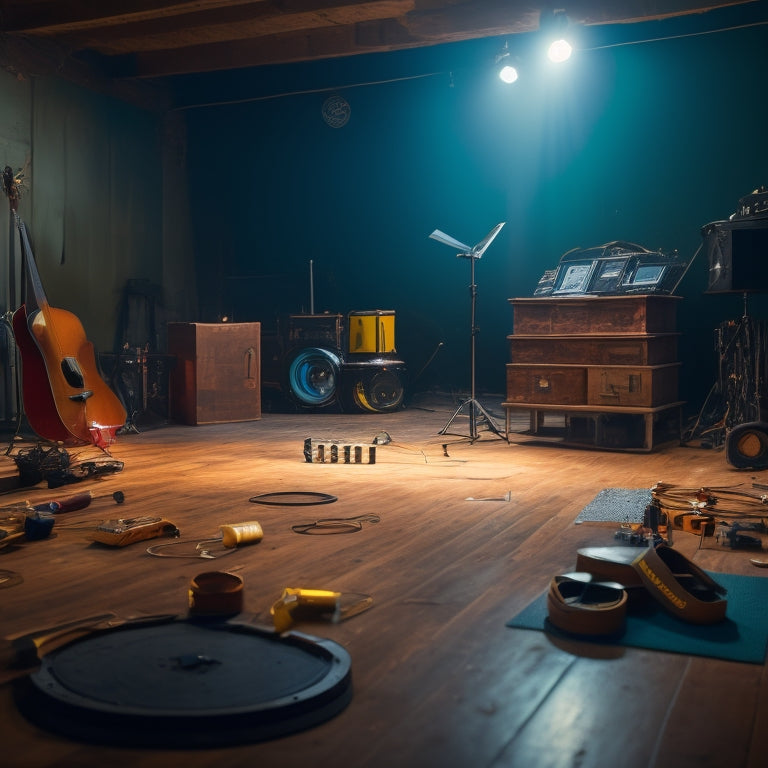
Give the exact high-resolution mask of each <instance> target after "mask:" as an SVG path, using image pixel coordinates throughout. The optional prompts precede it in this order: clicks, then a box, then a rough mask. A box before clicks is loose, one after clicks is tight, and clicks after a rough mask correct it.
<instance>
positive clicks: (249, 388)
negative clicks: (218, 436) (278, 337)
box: [168, 323, 261, 425]
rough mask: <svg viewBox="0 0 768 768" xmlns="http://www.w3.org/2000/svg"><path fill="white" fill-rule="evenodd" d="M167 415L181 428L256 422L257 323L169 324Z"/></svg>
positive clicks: (258, 415) (258, 377) (258, 375)
mask: <svg viewBox="0 0 768 768" xmlns="http://www.w3.org/2000/svg"><path fill="white" fill-rule="evenodd" d="M168 351H169V353H171V354H174V355H176V366H175V367H174V369H173V371H172V372H171V415H172V417H173V418H174V419H175V420H176V421H180V422H182V423H184V424H193V425H194V424H217V423H224V422H235V421H251V420H254V419H260V418H261V323H231V324H213V323H169V324H168Z"/></svg>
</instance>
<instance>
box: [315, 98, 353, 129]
mask: <svg viewBox="0 0 768 768" xmlns="http://www.w3.org/2000/svg"><path fill="white" fill-rule="evenodd" d="M351 112H352V109H351V107H350V106H349V102H348V101H347V100H346V99H345V98H344V97H343V96H338V95H336V96H329V97H328V98H327V99H326V100H325V101H324V102H323V109H322V113H323V120H325V122H326V123H328V125H330V126H331V128H341V127H343V126H345V125H346V124H347V122H348V121H349V116H350V114H351Z"/></svg>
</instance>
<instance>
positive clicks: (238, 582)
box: [189, 571, 243, 616]
mask: <svg viewBox="0 0 768 768" xmlns="http://www.w3.org/2000/svg"><path fill="white" fill-rule="evenodd" d="M242 610H243V580H242V579H241V578H240V577H239V576H236V575H235V574H234V573H227V572H226V571H206V572H205V573H198V574H197V576H195V577H194V578H193V579H192V581H191V583H190V585H189V613H190V614H191V615H194V616H231V615H233V614H235V613H240V611H242Z"/></svg>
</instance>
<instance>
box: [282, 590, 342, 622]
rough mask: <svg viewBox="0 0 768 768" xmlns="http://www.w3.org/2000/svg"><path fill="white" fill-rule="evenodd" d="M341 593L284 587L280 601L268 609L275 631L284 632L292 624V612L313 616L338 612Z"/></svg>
mask: <svg viewBox="0 0 768 768" xmlns="http://www.w3.org/2000/svg"><path fill="white" fill-rule="evenodd" d="M340 600H341V592H331V591H330V590H327V589H299V588H296V587H286V588H285V589H284V590H283V594H282V595H281V596H280V599H279V600H278V601H277V602H276V603H275V604H274V605H273V606H272V608H271V609H270V614H271V615H272V621H273V623H274V625H275V631H277V632H285V631H286V630H287V629H288V628H289V627H290V626H291V624H293V614H294V612H299V611H302V612H303V611H306V612H307V613H309V614H313V615H315V616H317V615H319V614H326V613H332V614H333V615H334V616H336V615H337V614H338V612H339V607H340Z"/></svg>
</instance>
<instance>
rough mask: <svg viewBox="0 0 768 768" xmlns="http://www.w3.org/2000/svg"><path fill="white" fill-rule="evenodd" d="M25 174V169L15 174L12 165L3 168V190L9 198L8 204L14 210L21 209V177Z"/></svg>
mask: <svg viewBox="0 0 768 768" xmlns="http://www.w3.org/2000/svg"><path fill="white" fill-rule="evenodd" d="M23 175H24V173H23V171H21V172H19V173H18V174H17V175H14V173H13V169H12V168H11V166H10V165H6V166H5V168H4V169H3V192H5V195H6V197H7V198H8V204H9V205H10V206H11V210H12V211H17V210H18V209H19V198H20V197H21V178H22V176H23Z"/></svg>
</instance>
